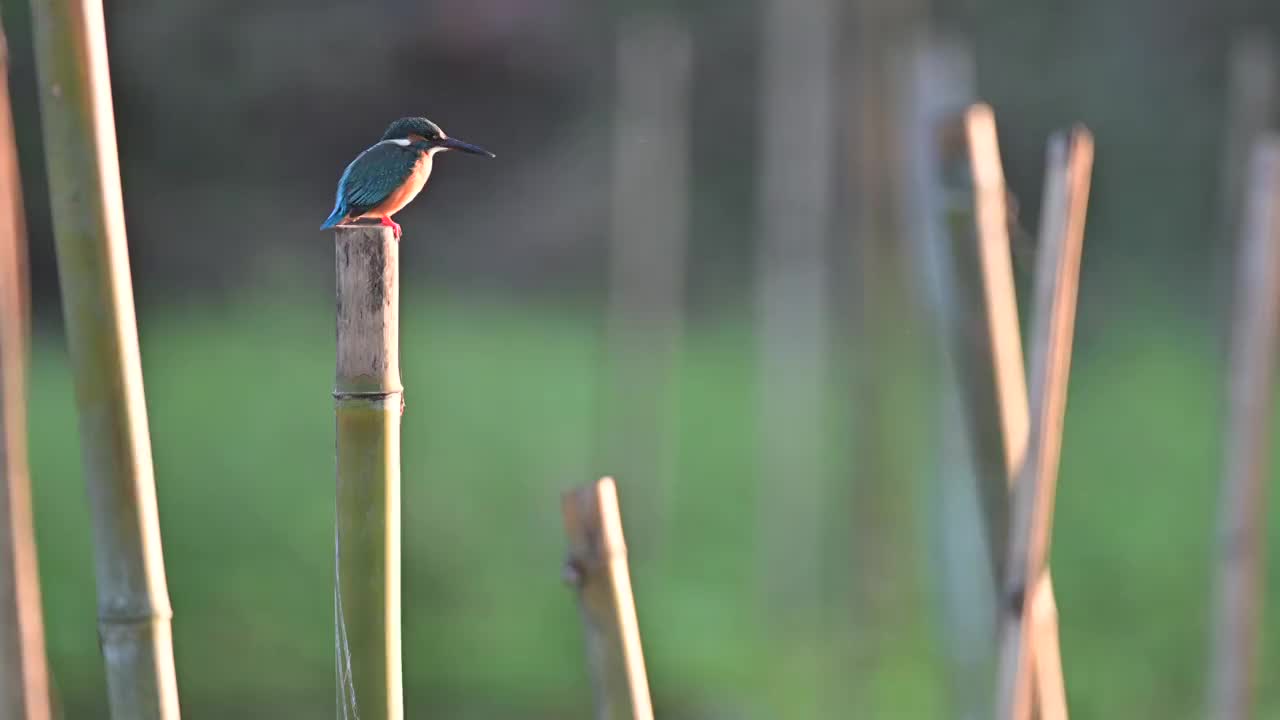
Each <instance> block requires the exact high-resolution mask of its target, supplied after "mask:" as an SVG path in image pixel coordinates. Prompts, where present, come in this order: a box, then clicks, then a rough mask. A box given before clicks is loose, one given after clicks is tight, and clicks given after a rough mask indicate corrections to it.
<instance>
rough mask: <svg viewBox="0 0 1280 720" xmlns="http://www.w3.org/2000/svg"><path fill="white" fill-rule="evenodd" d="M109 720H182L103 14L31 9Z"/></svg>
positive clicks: (88, 9) (92, 8)
mask: <svg viewBox="0 0 1280 720" xmlns="http://www.w3.org/2000/svg"><path fill="white" fill-rule="evenodd" d="M31 8H32V19H33V25H34V30H35V33H34V34H35V47H36V59H37V69H38V74H39V84H40V104H41V113H40V114H41V117H42V119H43V125H44V141H45V152H46V156H47V157H46V160H47V163H48V169H49V185H50V200H51V205H52V208H53V220H54V238H55V241H56V250H57V258H58V273H59V279H60V285H61V289H62V300H63V313H64V315H65V318H66V329H67V339H68V344H69V346H70V355H71V366H72V370H73V372H74V375H75V385H76V400H77V404H78V406H79V410H80V435H81V449H82V452H83V455H84V467H85V479H86V483H87V485H88V490H89V499H90V503H91V505H92V510H93V524H94V551H95V566H96V573H97V585H98V624H99V640H100V644H101V647H102V653H103V657H104V659H105V663H106V674H107V691H108V701H109V706H110V711H111V715H112V716H113V717H116V718H128V719H129V720H139V719H140V720H147V719H149V718H165V719H173V718H177V717H178V716H179V708H178V684H177V678H176V673H175V671H174V665H173V639H172V628H171V625H170V618H171V616H172V611H171V610H170V607H169V593H168V590H167V588H166V585H165V573H164V561H163V557H162V553H161V544H160V522H159V513H158V510H157V508H156V491H155V480H154V476H153V470H152V465H151V441H150V438H149V436H148V431H147V416H146V403H145V400H144V397H143V389H142V366H141V361H140V358H139V353H138V334H137V327H136V325H135V320H134V308H133V290H132V286H131V282H130V276H129V257H128V249H127V246H126V239H125V226H124V209H123V203H122V199H121V189H120V168H119V161H118V158H117V156H116V134H115V120H114V118H113V117H112V108H111V84H110V79H109V76H108V68H107V45H106V32H105V28H104V21H103V14H102V4H101V1H100V0H82V1H80V2H53V1H52V0H32V3H31Z"/></svg>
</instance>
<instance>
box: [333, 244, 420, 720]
mask: <svg viewBox="0 0 1280 720" xmlns="http://www.w3.org/2000/svg"><path fill="white" fill-rule="evenodd" d="M334 235H335V248H336V265H337V350H338V360H337V371H336V377H335V383H334V392H333V395H334V404H335V414H336V416H337V456H338V466H337V501H336V521H335V526H334V553H335V557H334V595H333V601H334V622H335V626H336V627H335V633H336V662H337V676H338V677H337V680H338V685H337V690H338V698H337V703H338V717H340V718H343V720H348V719H349V720H355V719H356V718H359V720H400V719H401V718H403V717H404V692H403V686H402V682H403V680H402V675H401V653H400V413H401V410H402V409H403V387H402V386H401V384H400V242H399V241H398V240H396V239H395V236H394V235H393V233H392V229H391V228H389V227H383V226H345V225H343V226H339V227H338V228H337V230H336V231H335V234H334Z"/></svg>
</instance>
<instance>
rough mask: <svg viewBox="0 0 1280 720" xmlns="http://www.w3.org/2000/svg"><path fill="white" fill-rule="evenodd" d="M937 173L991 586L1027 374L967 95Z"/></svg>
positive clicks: (986, 166)
mask: <svg viewBox="0 0 1280 720" xmlns="http://www.w3.org/2000/svg"><path fill="white" fill-rule="evenodd" d="M940 132H941V133H942V138H941V140H940V143H941V151H942V168H941V170H942V173H943V176H944V188H945V189H946V190H947V191H948V192H949V193H951V194H952V195H953V197H954V200H953V203H955V204H953V205H952V206H951V207H949V208H947V215H948V217H947V225H948V231H949V233H950V234H949V235H948V236H946V237H945V238H943V239H942V240H941V242H944V243H946V244H947V248H946V250H944V251H943V252H944V253H945V254H948V258H949V267H948V268H947V269H948V270H949V273H950V276H949V277H948V278H946V279H945V280H944V282H946V283H949V284H951V286H950V292H951V297H952V298H953V301H952V303H951V306H950V307H949V308H947V309H946V312H947V313H948V317H947V319H946V322H945V323H944V324H945V326H946V330H947V332H948V333H949V334H950V338H949V343H950V346H951V351H950V355H951V358H952V361H951V362H952V365H953V368H954V373H955V374H954V376H953V377H954V378H955V380H956V383H957V387H958V389H959V391H960V395H961V400H962V406H963V408H964V414H965V416H966V421H967V422H966V425H967V428H968V435H969V445H970V446H971V451H972V457H973V462H974V464H975V467H976V468H977V470H978V493H979V498H980V501H981V506H982V508H983V515H984V523H983V524H984V527H985V529H986V539H987V549H988V552H989V554H990V558H991V568H992V572H993V576H992V582H993V586H996V587H998V586H999V582H1000V580H1001V578H1003V576H1004V563H1005V555H1006V553H1007V544H1008V534H1009V488H1010V487H1011V485H1012V484H1013V479H1014V477H1015V475H1016V473H1017V472H1018V470H1019V468H1021V467H1022V463H1023V459H1024V457H1025V454H1026V446H1027V428H1028V417H1027V383H1026V377H1025V375H1024V365H1023V356H1022V335H1021V330H1020V328H1019V325H1018V305H1017V295H1016V293H1015V292H1014V281H1013V260H1012V255H1011V252H1010V247H1009V210H1008V206H1007V204H1006V203H1007V197H1008V192H1007V190H1006V188H1005V182H1004V170H1003V168H1002V165H1001V162H1000V147H999V141H998V139H997V136H996V124H995V115H994V113H993V112H992V110H991V107H990V106H988V105H985V104H976V105H972V106H970V107H969V109H968V110H967V111H965V112H964V114H963V115H962V116H960V117H959V118H956V119H955V120H954V121H952V122H949V123H944V124H943V125H942V126H941V128H940Z"/></svg>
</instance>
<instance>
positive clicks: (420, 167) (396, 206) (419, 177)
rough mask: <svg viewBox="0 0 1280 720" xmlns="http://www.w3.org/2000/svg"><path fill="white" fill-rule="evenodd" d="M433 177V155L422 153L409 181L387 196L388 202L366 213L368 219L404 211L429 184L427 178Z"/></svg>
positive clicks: (383, 202)
mask: <svg viewBox="0 0 1280 720" xmlns="http://www.w3.org/2000/svg"><path fill="white" fill-rule="evenodd" d="M429 177H431V153H422V154H421V155H419V156H418V162H417V163H415V164H414V166H413V172H412V173H411V174H410V175H409V179H408V180H406V181H405V182H404V184H403V185H401V186H400V187H399V188H397V189H396V190H395V191H394V192H392V193H391V194H390V195H388V196H387V199H386V200H383V201H382V202H380V203H378V205H377V206H375V207H373V208H370V209H369V211H368V212H366V213H365V216H366V217H369V216H371V217H380V216H384V215H385V216H387V217H391V216H392V215H395V214H396V213H398V212H400V211H401V210H403V209H404V206H405V205H408V204H409V203H410V202H411V201H412V200H413V199H414V198H415V197H417V195H418V193H420V192H422V187H423V186H424V185H426V184H427V178H429Z"/></svg>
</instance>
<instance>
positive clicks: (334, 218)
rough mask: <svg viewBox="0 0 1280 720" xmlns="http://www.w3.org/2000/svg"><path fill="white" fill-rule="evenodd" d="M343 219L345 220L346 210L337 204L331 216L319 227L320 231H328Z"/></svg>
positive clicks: (340, 204)
mask: <svg viewBox="0 0 1280 720" xmlns="http://www.w3.org/2000/svg"><path fill="white" fill-rule="evenodd" d="M345 219H347V208H346V207H344V206H343V204H342V203H338V206H337V207H335V208H334V209H333V214H331V215H330V216H329V219H328V220H325V221H324V224H323V225H321V226H320V229H321V230H328V229H329V228H331V227H334V226H335V225H337V224H338V223H340V222H342V221H343V220H345Z"/></svg>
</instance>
